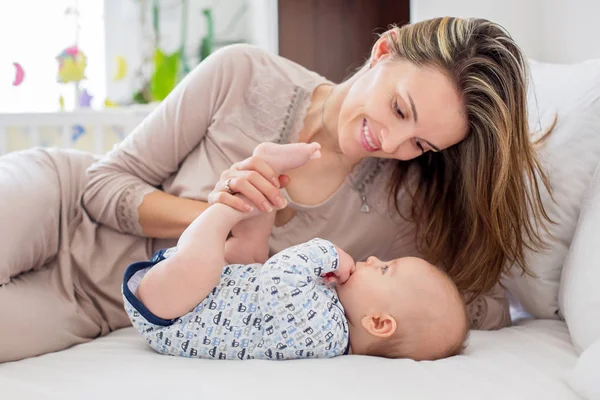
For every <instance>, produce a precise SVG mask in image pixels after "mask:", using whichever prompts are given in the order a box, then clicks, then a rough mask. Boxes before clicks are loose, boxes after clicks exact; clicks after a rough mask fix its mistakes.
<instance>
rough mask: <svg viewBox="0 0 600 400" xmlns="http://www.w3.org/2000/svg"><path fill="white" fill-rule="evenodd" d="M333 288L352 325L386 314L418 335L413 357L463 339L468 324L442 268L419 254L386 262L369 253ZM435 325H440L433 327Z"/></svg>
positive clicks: (457, 296) (405, 329)
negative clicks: (343, 281) (364, 259)
mask: <svg viewBox="0 0 600 400" xmlns="http://www.w3.org/2000/svg"><path fill="white" fill-rule="evenodd" d="M336 290H337V292H338V295H339V298H340V301H341V303H342V305H343V306H344V311H345V313H346V317H347V318H348V320H349V321H350V323H351V324H352V325H355V326H359V325H360V323H361V320H362V319H363V318H364V317H365V316H373V315H381V314H384V313H385V314H389V315H391V316H392V317H393V318H394V319H395V320H396V322H397V323H398V324H402V326H403V331H404V333H405V334H407V335H409V336H411V337H415V338H418V339H416V340H414V347H415V348H414V351H415V353H414V356H411V358H414V359H434V358H435V354H437V352H438V349H443V348H447V347H448V346H449V345H452V344H453V343H454V342H458V341H461V343H462V337H463V336H464V335H463V332H465V329H466V327H463V326H464V325H465V314H464V306H463V303H462V300H461V298H460V295H459V293H458V291H457V290H456V288H455V286H454V285H453V284H452V282H451V281H450V279H449V278H448V277H447V276H446V275H445V274H444V273H443V272H441V271H440V270H439V269H437V268H436V267H435V266H433V265H431V264H429V263H428V262H427V261H425V260H423V259H420V258H414V257H405V258H399V259H396V260H392V261H387V262H384V261H381V260H379V259H378V258H377V257H369V258H368V259H367V261H366V262H358V263H356V267H355V269H354V270H353V272H352V275H351V276H350V278H349V279H348V281H347V282H346V283H345V284H343V285H338V286H337V287H336ZM433 325H435V326H436V327H437V328H438V329H433V330H432V329H431V328H432V326H433ZM430 331H431V332H444V335H439V334H435V335H432V334H430V333H431V332H430ZM441 352H442V353H443V351H441ZM430 353H431V354H430Z"/></svg>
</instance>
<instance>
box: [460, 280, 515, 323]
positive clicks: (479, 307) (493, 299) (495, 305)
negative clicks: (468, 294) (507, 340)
mask: <svg viewBox="0 0 600 400" xmlns="http://www.w3.org/2000/svg"><path fill="white" fill-rule="evenodd" d="M467 311H468V313H469V316H470V317H471V329H477V330H486V331H487V330H493V329H500V328H504V327H507V326H510V325H511V323H512V322H511V318H510V309H509V306H508V299H507V298H506V294H505V293H504V288H503V287H502V286H500V284H499V283H498V284H496V286H495V287H494V289H492V291H491V292H489V293H486V294H484V295H481V296H479V297H477V298H476V299H475V300H473V302H471V303H470V304H469V305H468V306H467Z"/></svg>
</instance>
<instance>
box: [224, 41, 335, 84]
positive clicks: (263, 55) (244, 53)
mask: <svg viewBox="0 0 600 400" xmlns="http://www.w3.org/2000/svg"><path fill="white" fill-rule="evenodd" d="M214 55H215V56H218V57H219V58H220V59H221V60H222V62H223V63H226V64H229V65H230V66H232V67H234V68H235V70H236V71H237V72H238V73H241V74H248V77H249V78H251V79H250V80H251V81H257V82H261V81H270V82H273V81H277V82H278V83H279V84H280V85H286V84H287V85H291V86H300V87H303V88H306V89H310V90H312V89H313V88H314V86H315V84H319V83H323V82H326V81H327V80H326V79H325V78H324V77H322V76H321V75H319V74H317V73H315V72H313V71H311V70H309V69H307V68H306V67H304V66H302V65H300V64H298V63H296V62H294V61H292V60H289V59H287V58H285V57H282V56H280V55H277V54H273V53H271V52H269V51H267V50H265V49H263V48H261V47H258V46H256V45H253V44H247V43H240V44H233V45H229V46H225V47H222V48H221V49H219V50H217V51H216V52H215V53H214ZM273 89H274V90H275V89H276V88H273Z"/></svg>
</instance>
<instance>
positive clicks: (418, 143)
mask: <svg viewBox="0 0 600 400" xmlns="http://www.w3.org/2000/svg"><path fill="white" fill-rule="evenodd" d="M415 146H417V147H418V148H419V150H421V153H425V147H423V145H422V144H421V142H420V141H418V140H415Z"/></svg>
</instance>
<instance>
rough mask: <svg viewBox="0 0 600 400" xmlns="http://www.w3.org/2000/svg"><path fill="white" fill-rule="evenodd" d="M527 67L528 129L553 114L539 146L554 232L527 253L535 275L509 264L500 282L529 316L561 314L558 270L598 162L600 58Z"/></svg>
mask: <svg viewBox="0 0 600 400" xmlns="http://www.w3.org/2000/svg"><path fill="white" fill-rule="evenodd" d="M530 66H531V75H532V85H533V88H534V90H532V88H531V87H530V89H529V93H528V106H529V125H530V128H531V129H532V130H533V131H540V130H541V129H540V126H541V127H542V128H543V129H546V128H547V127H548V126H549V125H550V124H551V121H552V120H553V118H554V116H555V115H557V116H558V123H557V125H556V127H555V128H554V130H553V131H552V133H551V134H550V137H549V138H548V139H547V142H546V144H545V145H544V146H543V147H542V148H541V150H540V153H541V157H542V160H543V162H544V165H545V168H546V171H547V172H548V174H549V177H550V180H551V183H552V187H553V195H554V199H555V200H556V203H553V202H552V201H551V199H550V196H549V195H548V193H542V200H543V203H544V205H545V207H546V210H547V212H548V214H549V215H550V217H551V218H552V219H553V220H554V221H555V222H556V224H555V225H551V226H550V232H551V233H552V235H553V237H551V236H545V240H546V243H547V244H548V246H549V248H548V249H546V250H542V251H540V252H533V251H527V252H526V261H527V263H528V266H529V267H530V269H531V271H533V272H534V273H535V274H536V276H537V278H532V277H530V276H528V275H523V276H521V275H520V273H517V271H516V269H514V270H513V271H514V272H513V273H512V274H511V276H509V277H505V278H504V279H503V283H504V284H505V286H506V287H507V289H508V290H509V291H510V292H511V293H512V294H513V295H514V296H515V297H516V298H517V299H518V301H519V302H520V303H521V305H522V306H523V308H524V309H525V310H526V311H527V312H528V313H530V314H531V315H533V316H534V317H536V318H560V315H559V313H558V309H559V307H558V288H559V284H560V275H561V269H562V266H563V263H564V260H565V257H566V255H567V251H568V249H569V246H570V244H571V239H572V237H573V233H574V232H575V227H576V224H577V219H578V217H579V210H580V204H581V200H582V197H583V193H584V191H585V189H586V187H587V186H588V184H589V180H590V178H591V176H592V173H593V172H594V169H595V168H596V165H598V162H599V161H600V60H591V61H586V62H582V63H578V64H572V65H559V64H546V63H537V62H532V63H531V65H530Z"/></svg>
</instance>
